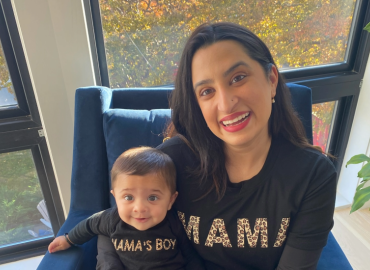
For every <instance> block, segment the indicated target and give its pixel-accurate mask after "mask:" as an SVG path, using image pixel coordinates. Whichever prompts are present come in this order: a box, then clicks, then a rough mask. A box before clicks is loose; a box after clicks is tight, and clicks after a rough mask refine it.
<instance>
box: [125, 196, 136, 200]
mask: <svg viewBox="0 0 370 270" xmlns="http://www.w3.org/2000/svg"><path fill="white" fill-rule="evenodd" d="M124 198H125V200H126V201H132V200H133V199H134V196H132V195H126V196H125V197H124Z"/></svg>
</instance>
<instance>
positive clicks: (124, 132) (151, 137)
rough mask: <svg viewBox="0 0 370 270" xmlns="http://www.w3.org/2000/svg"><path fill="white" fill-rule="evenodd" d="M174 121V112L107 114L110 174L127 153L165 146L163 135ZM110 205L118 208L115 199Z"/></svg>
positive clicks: (117, 110)
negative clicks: (135, 149) (116, 163)
mask: <svg viewBox="0 0 370 270" xmlns="http://www.w3.org/2000/svg"><path fill="white" fill-rule="evenodd" d="M170 119H171V110H170V109H157V110H151V111H147V110H127V109H111V110H107V111H106V112H105V113H104V116H103V128H104V136H105V142H106V147H107V157H108V169H109V171H110V170H111V169H112V166H113V163H114V162H115V160H116V159H117V158H118V157H119V155H121V154H122V153H123V152H124V151H126V150H127V149H130V148H132V147H137V146H151V147H156V146H158V145H159V144H161V143H162V141H163V131H164V129H165V127H166V124H168V123H169V121H170ZM109 188H111V186H110V183H109ZM110 205H111V206H113V205H115V201H114V198H113V196H111V197H110Z"/></svg>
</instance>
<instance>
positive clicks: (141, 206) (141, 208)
mask: <svg viewBox="0 0 370 270" xmlns="http://www.w3.org/2000/svg"><path fill="white" fill-rule="evenodd" d="M147 208H148V207H147V206H146V203H145V202H141V201H137V202H136V204H135V207H134V211H135V212H138V213H142V212H145V211H146V210H147Z"/></svg>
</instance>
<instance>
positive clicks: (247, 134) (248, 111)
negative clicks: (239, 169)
mask: <svg viewBox="0 0 370 270" xmlns="http://www.w3.org/2000/svg"><path fill="white" fill-rule="evenodd" d="M191 68H192V78H193V88H194V91H195V95H196V98H197V100H198V104H199V106H200V109H201V111H202V113H203V116H204V119H205V121H206V123H207V125H208V127H209V129H210V130H211V131H212V132H213V134H215V135H216V136H217V137H218V138H220V139H221V140H223V141H224V142H225V144H226V145H227V146H236V147H239V146H248V145H251V144H253V143H254V142H257V140H260V139H262V140H263V139H266V138H268V136H269V135H268V120H269V118H270V115H271V106H272V98H273V97H274V96H275V93H276V86H277V83H278V74H277V70H276V67H275V66H273V67H272V69H271V72H270V74H269V75H268V76H267V77H268V78H266V74H265V72H264V70H263V69H262V67H261V65H260V64H259V63H258V62H257V61H255V60H253V59H251V58H250V57H249V56H248V55H247V54H246V52H245V49H244V48H243V47H242V46H241V45H240V44H239V43H238V42H236V41H231V40H226V41H219V42H216V43H214V44H212V45H210V46H206V47H203V48H201V49H199V50H198V51H196V53H195V55H194V57H193V61H192V65H191Z"/></svg>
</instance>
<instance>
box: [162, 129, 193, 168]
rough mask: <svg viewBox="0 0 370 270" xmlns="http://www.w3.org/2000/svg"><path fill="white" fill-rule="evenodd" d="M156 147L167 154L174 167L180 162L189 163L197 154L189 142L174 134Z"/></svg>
mask: <svg viewBox="0 0 370 270" xmlns="http://www.w3.org/2000/svg"><path fill="white" fill-rule="evenodd" d="M157 149H159V150H161V151H162V152H164V153H166V154H167V155H169V156H170V157H171V158H172V160H173V162H174V163H175V165H176V167H178V166H179V165H180V164H186V165H191V164H192V163H193V162H194V161H195V160H198V158H197V155H196V154H195V152H194V150H193V149H192V148H191V146H190V143H189V142H186V141H185V140H184V139H183V138H181V137H180V136H174V137H172V138H170V139H168V140H166V141H164V142H163V143H162V144H160V145H159V146H157Z"/></svg>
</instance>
